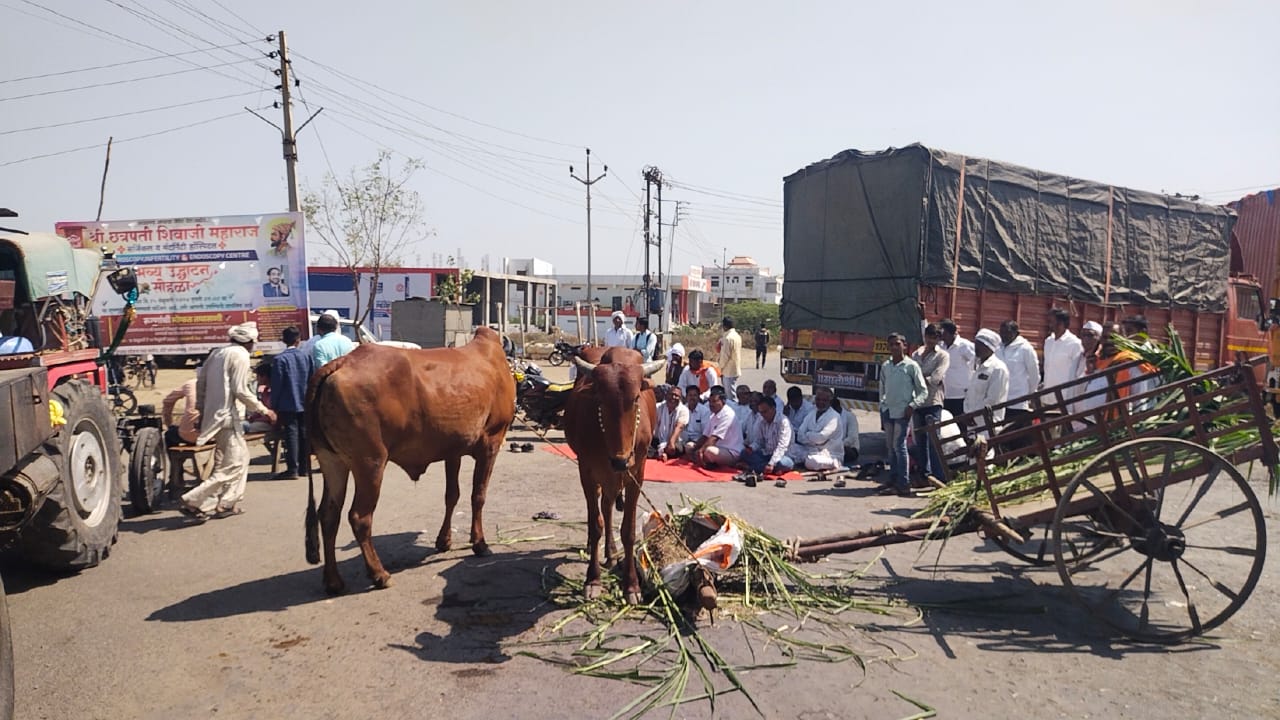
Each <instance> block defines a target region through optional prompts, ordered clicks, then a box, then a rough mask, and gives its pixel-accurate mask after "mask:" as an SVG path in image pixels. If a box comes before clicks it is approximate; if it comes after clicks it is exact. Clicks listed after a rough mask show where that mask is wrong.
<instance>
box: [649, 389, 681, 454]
mask: <svg viewBox="0 0 1280 720" xmlns="http://www.w3.org/2000/svg"><path fill="white" fill-rule="evenodd" d="M681 399H682V395H681V393H680V388H679V387H677V386H675V385H673V386H671V388H670V389H669V390H667V397H666V398H665V399H664V400H663V402H662V405H661V406H660V407H659V408H658V429H657V431H655V432H654V433H653V448H654V450H655V452H656V454H657V456H658V458H659V459H662V460H666V459H671V458H678V457H680V453H681V452H682V451H683V449H684V448H683V447H682V444H681V442H680V436H681V435H683V434H684V429H685V427H686V426H687V425H688V424H689V408H687V407H685V406H684V404H683V403H681V402H680V401H681Z"/></svg>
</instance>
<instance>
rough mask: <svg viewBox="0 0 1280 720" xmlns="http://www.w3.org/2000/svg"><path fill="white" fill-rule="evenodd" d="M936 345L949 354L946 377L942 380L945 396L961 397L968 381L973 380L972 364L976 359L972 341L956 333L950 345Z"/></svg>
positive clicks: (952, 398) (967, 386) (967, 385)
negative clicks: (954, 339)
mask: <svg viewBox="0 0 1280 720" xmlns="http://www.w3.org/2000/svg"><path fill="white" fill-rule="evenodd" d="M938 347H940V348H942V349H943V350H946V351H947V355H950V356H951V363H950V364H948V365H947V374H946V377H945V378H944V379H943V381H942V382H943V385H944V386H945V388H946V397H947V399H948V400H959V399H962V398H964V391H965V390H968V389H969V383H970V382H971V381H972V380H973V364H974V363H975V362H976V361H977V359H978V356H977V355H976V354H975V353H974V351H973V343H971V342H969V341H968V340H965V339H964V338H962V337H960V336H959V335H957V336H956V341H955V342H954V343H952V344H951V347H947V346H945V345H943V344H942V343H938Z"/></svg>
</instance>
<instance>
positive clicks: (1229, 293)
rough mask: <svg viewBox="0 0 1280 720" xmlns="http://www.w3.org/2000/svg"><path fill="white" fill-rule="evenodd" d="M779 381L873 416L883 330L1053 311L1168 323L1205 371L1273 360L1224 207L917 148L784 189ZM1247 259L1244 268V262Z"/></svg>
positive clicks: (991, 323) (1259, 303)
mask: <svg viewBox="0 0 1280 720" xmlns="http://www.w3.org/2000/svg"><path fill="white" fill-rule="evenodd" d="M783 182H784V195H783V201H784V229H783V253H784V264H785V266H786V278H787V282H786V284H785V285H784V286H783V295H782V307H781V324H782V332H781V346H782V352H781V364H782V367H781V374H782V376H783V378H784V379H785V380H786V381H787V382H790V383H794V384H807V385H813V386H819V385H821V386H828V387H833V388H834V389H835V391H836V394H837V395H838V396H840V397H842V398H847V399H849V400H851V401H852V404H853V405H854V406H855V407H860V408H862V409H866V410H875V409H876V405H875V404H876V401H877V400H878V396H879V368H880V364H881V363H882V362H883V361H884V360H886V359H887V358H888V356H889V352H888V346H887V343H886V338H887V336H888V335H889V334H890V333H894V332H897V333H902V334H904V335H905V336H906V337H907V339H908V341H909V342H911V343H919V342H920V340H921V334H922V322H923V321H924V320H925V319H926V318H927V319H929V320H940V319H942V318H952V319H953V320H955V322H956V324H957V325H958V327H959V328H960V333H961V335H964V336H968V337H970V338H971V337H972V336H973V334H974V333H975V332H976V331H977V330H978V329H979V328H984V327H986V328H991V329H996V328H997V327H998V326H999V324H1000V323H1001V322H1003V321H1005V320H1015V321H1017V322H1018V323H1019V326H1020V329H1021V331H1022V334H1023V335H1024V336H1025V337H1027V339H1028V340H1029V341H1030V342H1031V343H1032V344H1033V345H1034V346H1036V347H1037V348H1038V347H1041V346H1042V342H1043V339H1044V336H1045V334H1046V332H1047V329H1048V316H1049V310H1050V309H1051V308H1053V307H1061V308H1063V309H1066V310H1067V311H1068V312H1069V313H1070V314H1071V317H1072V327H1075V328H1078V327H1080V325H1081V324H1083V322H1084V321H1086V320H1095V321H1099V322H1108V321H1118V320H1120V319H1123V318H1124V317H1126V316H1129V315H1136V314H1141V315H1145V316H1146V318H1147V321H1148V323H1149V326H1150V328H1151V335H1152V337H1153V338H1154V339H1157V340H1161V339H1164V338H1163V336H1164V335H1165V331H1164V329H1165V328H1166V327H1167V326H1170V325H1171V326H1173V327H1174V328H1175V329H1176V330H1177V332H1178V334H1179V335H1180V336H1181V338H1182V341H1183V343H1184V345H1185V347H1186V348H1187V352H1188V355H1189V356H1190V358H1191V360H1192V362H1193V365H1194V366H1195V368H1196V369H1197V370H1203V369H1208V368H1212V367H1217V366H1219V365H1221V364H1224V363H1226V362H1228V361H1229V360H1231V359H1232V358H1233V357H1234V355H1235V354H1236V353H1237V352H1244V353H1247V354H1251V355H1252V354H1260V353H1265V352H1266V351H1267V336H1266V328H1267V326H1268V322H1269V321H1268V318H1267V317H1265V314H1264V307H1265V305H1264V304H1263V299H1262V294H1261V291H1260V287H1259V283H1258V281H1257V279H1255V278H1253V277H1250V276H1248V275H1245V274H1243V273H1233V272H1232V267H1233V259H1232V243H1231V237H1232V227H1233V223H1234V221H1235V213H1234V212H1233V211H1232V210H1231V209H1230V208H1227V207H1221V206H1213V205H1205V204H1200V203H1197V202H1193V201H1192V200H1190V199H1187V198H1182V197H1177V196H1168V195H1163V194H1158V193H1151V192H1144V191H1140V190H1132V189H1129V188H1123V187H1117V186H1114V185H1107V184H1104V183H1098V182H1093V181H1088V180H1080V179H1077V178H1072V177H1067V176H1063V175H1056V174H1052V173H1048V172H1043V171H1039V170H1033V169H1030V168H1025V167H1020V166H1017V165H1012V164H1009V163H1003V162H998V161H994V160H987V159H984V158H977V157H969V156H965V155H960V154H955V153H951V152H947V151H944V150H937V149H933V148H928V147H925V146H923V145H919V144H913V145H908V146H906V147H902V148H890V149H887V150H884V151H879V152H862V151H859V150H846V151H844V152H841V153H839V154H837V155H835V156H833V157H831V158H828V159H826V160H822V161H820V162H817V163H814V164H812V165H809V166H807V167H805V168H802V169H800V170H798V171H797V172H795V173H793V174H791V175H789V176H787V177H786V178H785V179H784V181H783ZM1238 264H1239V263H1238V259H1237V262H1236V265H1235V266H1237V267H1238Z"/></svg>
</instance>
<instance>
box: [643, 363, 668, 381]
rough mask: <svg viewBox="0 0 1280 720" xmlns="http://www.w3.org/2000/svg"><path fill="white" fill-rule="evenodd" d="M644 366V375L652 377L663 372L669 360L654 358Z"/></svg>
mask: <svg viewBox="0 0 1280 720" xmlns="http://www.w3.org/2000/svg"><path fill="white" fill-rule="evenodd" d="M643 367H644V376H645V377H650V376H653V375H657V374H658V373H660V372H662V370H663V369H664V368H666V367H667V361H666V360H652V361H650V362H647V363H645V364H644V366H643Z"/></svg>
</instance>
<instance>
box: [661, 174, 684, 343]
mask: <svg viewBox="0 0 1280 720" xmlns="http://www.w3.org/2000/svg"><path fill="white" fill-rule="evenodd" d="M675 203H676V214H675V217H673V218H671V236H670V237H668V238H667V274H668V275H670V274H671V266H672V265H673V264H674V263H673V261H674V260H675V251H676V226H677V225H679V224H680V209H681V206H682V205H684V201H683V200H676V201H675ZM658 207H659V209H661V207H662V206H661V205H659V206H658ZM659 227H661V226H659ZM658 262H659V263H661V262H662V258H661V254H659V258H658ZM664 293H665V295H664V296H663V297H664V298H665V299H664V301H663V306H662V321H663V323H664V324H665V325H666V327H668V328H669V327H671V300H672V296H671V280H670V279H668V280H667V285H666V287H665V288H664Z"/></svg>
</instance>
